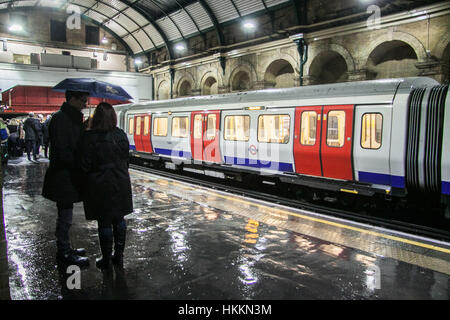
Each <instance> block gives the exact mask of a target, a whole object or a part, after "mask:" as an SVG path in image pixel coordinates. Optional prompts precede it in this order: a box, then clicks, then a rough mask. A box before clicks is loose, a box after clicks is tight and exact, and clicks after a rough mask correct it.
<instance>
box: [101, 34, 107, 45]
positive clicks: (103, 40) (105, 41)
mask: <svg viewBox="0 0 450 320" xmlns="http://www.w3.org/2000/svg"><path fill="white" fill-rule="evenodd" d="M102 43H103V44H107V43H108V39H106V37H105V36H103V39H102Z"/></svg>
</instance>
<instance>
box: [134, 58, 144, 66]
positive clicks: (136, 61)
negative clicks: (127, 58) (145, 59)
mask: <svg viewBox="0 0 450 320" xmlns="http://www.w3.org/2000/svg"><path fill="white" fill-rule="evenodd" d="M134 63H135V64H136V65H138V66H139V65H141V64H142V60H141V58H136V59H134Z"/></svg>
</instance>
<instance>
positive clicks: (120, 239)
mask: <svg viewBox="0 0 450 320" xmlns="http://www.w3.org/2000/svg"><path fill="white" fill-rule="evenodd" d="M113 234H114V255H113V256H112V262H113V263H114V265H116V266H118V267H123V251H124V249H125V240H126V236H127V225H126V223H125V220H122V221H121V222H120V223H118V224H116V225H113Z"/></svg>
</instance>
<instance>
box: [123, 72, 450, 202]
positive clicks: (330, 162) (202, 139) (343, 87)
mask: <svg viewBox="0 0 450 320" xmlns="http://www.w3.org/2000/svg"><path fill="white" fill-rule="evenodd" d="M447 91H448V87H444V86H438V83H437V82H436V81H434V80H432V79H430V78H406V79H389V80H379V81H362V82H348V83H340V84H333V85H320V86H308V87H302V88H289V89H269V90H261V91H253V92H245V93H234V94H224V95H216V96H206V97H190V98H180V99H175V100H167V101H155V102H148V103H145V104H135V105H131V106H128V107H127V108H126V110H125V109H123V112H124V115H125V117H126V119H125V121H124V123H123V125H124V126H123V128H124V129H125V130H126V131H127V133H128V135H129V138H130V144H131V149H132V153H133V154H134V155H138V156H141V157H147V158H151V159H163V160H166V161H167V160H170V161H172V162H174V163H175V164H180V163H183V166H184V167H196V168H200V169H201V168H206V167H207V168H208V171H211V170H215V171H216V172H222V173H223V172H234V173H236V172H245V173H249V172H250V173H251V172H253V173H256V174H265V175H271V176H272V177H274V178H276V179H280V180H281V181H283V182H288V183H294V184H300V185H305V186H310V187H316V188H321V189H328V190H338V191H345V192H351V193H361V194H366V195H371V194H373V193H374V192H382V193H385V194H389V195H391V194H393V195H404V194H406V193H407V191H408V189H410V190H413V189H414V190H421V191H427V192H441V191H442V193H443V194H449V193H450V192H449V184H448V183H449V181H450V173H449V167H450V166H449V161H450V159H449V154H450V153H449V152H448V145H449V144H450V137H449V135H450V133H449V121H450V120H449V117H450V115H449V113H450V112H449V111H448V110H445V105H446V102H445V99H447V104H448V99H449V97H448V95H447ZM444 111H445V118H444ZM174 167H175V166H174ZM430 168H431V169H430ZM441 176H442V179H441ZM441 180H442V181H441ZM437 184H439V185H438V186H437Z"/></svg>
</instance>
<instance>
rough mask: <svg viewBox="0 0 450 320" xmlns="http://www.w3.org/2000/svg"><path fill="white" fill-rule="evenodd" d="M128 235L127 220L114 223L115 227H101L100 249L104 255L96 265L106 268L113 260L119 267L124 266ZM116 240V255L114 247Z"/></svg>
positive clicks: (99, 233) (99, 236) (99, 235)
mask: <svg viewBox="0 0 450 320" xmlns="http://www.w3.org/2000/svg"><path fill="white" fill-rule="evenodd" d="M126 235H127V225H126V223H125V220H122V221H121V222H120V223H118V224H116V225H113V228H112V229H111V228H99V229H98V238H99V240H100V249H101V251H102V257H101V258H100V259H97V261H96V263H95V265H96V266H97V268H99V269H102V270H105V269H108V268H109V267H110V264H111V261H112V263H114V265H116V266H118V267H123V251H124V249H125V239H126ZM113 240H114V255H112V247H113Z"/></svg>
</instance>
